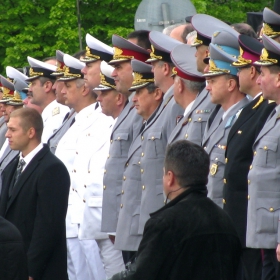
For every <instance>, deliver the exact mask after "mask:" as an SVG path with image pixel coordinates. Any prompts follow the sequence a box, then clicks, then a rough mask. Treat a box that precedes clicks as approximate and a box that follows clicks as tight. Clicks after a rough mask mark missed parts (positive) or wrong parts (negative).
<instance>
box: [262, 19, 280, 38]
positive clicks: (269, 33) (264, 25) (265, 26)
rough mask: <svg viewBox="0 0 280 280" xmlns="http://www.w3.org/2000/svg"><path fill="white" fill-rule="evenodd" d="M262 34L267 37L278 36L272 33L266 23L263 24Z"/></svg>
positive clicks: (278, 33)
mask: <svg viewBox="0 0 280 280" xmlns="http://www.w3.org/2000/svg"><path fill="white" fill-rule="evenodd" d="M263 33H264V34H265V35H267V36H273V37H275V36H277V35H280V32H276V31H273V29H272V28H271V26H270V25H269V24H267V23H266V22H264V24H263Z"/></svg>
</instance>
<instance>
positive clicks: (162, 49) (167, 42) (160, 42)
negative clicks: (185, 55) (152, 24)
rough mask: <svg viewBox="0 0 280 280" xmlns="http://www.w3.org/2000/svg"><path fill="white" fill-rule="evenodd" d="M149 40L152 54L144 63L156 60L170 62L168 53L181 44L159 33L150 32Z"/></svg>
mask: <svg viewBox="0 0 280 280" xmlns="http://www.w3.org/2000/svg"><path fill="white" fill-rule="evenodd" d="M149 38H150V42H151V45H152V52H151V53H150V58H149V59H148V60H147V61H146V62H153V61H157V60H162V61H166V62H172V61H171V58H170V53H171V52H172V50H173V49H174V48H175V47H176V46H179V45H182V44H183V43H182V42H180V41H178V40H175V39H173V38H171V37H169V36H168V35H166V34H163V33H161V32H159V31H151V32H150V34H149Z"/></svg>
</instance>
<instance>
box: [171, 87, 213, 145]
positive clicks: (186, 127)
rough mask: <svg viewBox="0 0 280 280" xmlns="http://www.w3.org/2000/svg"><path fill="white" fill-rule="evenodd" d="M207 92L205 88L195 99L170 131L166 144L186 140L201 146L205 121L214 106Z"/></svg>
mask: <svg viewBox="0 0 280 280" xmlns="http://www.w3.org/2000/svg"><path fill="white" fill-rule="evenodd" d="M210 99H211V97H210V93H209V91H207V90H206V89H205V88H204V89H203V90H202V92H201V93H199V95H198V96H197V97H196V99H195V101H194V104H193V106H192V108H191V110H190V111H189V112H188V113H187V115H186V116H185V117H184V118H183V119H182V120H181V121H180V122H179V123H178V125H177V126H176V127H175V128H174V130H173V131H172V133H171V135H170V137H169V139H168V143H169V144H170V143H173V142H175V141H177V140H188V141H191V142H193V143H196V144H198V145H201V142H202V137H203V134H204V130H205V126H206V123H207V120H208V118H209V116H210V114H211V112H212V111H213V108H214V107H215V105H214V104H213V103H212V102H211V100H210Z"/></svg>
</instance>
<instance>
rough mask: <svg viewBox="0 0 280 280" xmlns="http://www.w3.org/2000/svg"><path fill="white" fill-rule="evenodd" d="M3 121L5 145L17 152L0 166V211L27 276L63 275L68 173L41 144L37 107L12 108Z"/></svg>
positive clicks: (49, 277)
mask: <svg viewBox="0 0 280 280" xmlns="http://www.w3.org/2000/svg"><path fill="white" fill-rule="evenodd" d="M7 126H8V131H7V133H6V137H7V138H8V139H9V145H10V147H11V149H13V150H19V151H20V155H19V158H18V157H17V158H15V159H14V160H13V161H12V162H11V163H10V165H9V166H7V168H6V169H5V170H4V171H3V190H2V194H1V200H0V215H1V216H3V217H4V218H6V219H7V220H8V221H10V222H11V223H12V224H14V225H15V226H16V227H17V228H18V229H19V231H20V233H21V235H22V238H23V242H24V247H25V251H26V254H27V259H28V274H29V280H33V279H34V280H38V279H40V280H41V279H42V280H53V279H59V280H67V279H68V277H67V261H66V234H65V217H66V210H67V204H68V193H69V186H70V179H69V175H68V172H67V170H66V168H65V166H64V165H63V163H62V162H61V161H60V160H59V159H57V158H56V157H55V156H54V155H53V154H52V153H51V152H50V150H49V148H48V146H47V145H43V144H42V143H41V135H42V131H43V121H42V118H41V116H40V114H39V113H38V112H37V111H35V110H34V109H31V108H22V109H18V110H16V111H14V112H13V113H12V114H11V116H10V120H9V122H8V125H7Z"/></svg>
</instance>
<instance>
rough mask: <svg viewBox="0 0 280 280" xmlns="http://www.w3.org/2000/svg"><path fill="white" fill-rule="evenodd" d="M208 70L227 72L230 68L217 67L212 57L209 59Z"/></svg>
mask: <svg viewBox="0 0 280 280" xmlns="http://www.w3.org/2000/svg"><path fill="white" fill-rule="evenodd" d="M209 72H222V73H226V74H229V73H230V70H227V69H220V68H218V67H217V66H216V64H215V62H214V61H213V60H212V59H210V60H209Z"/></svg>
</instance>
